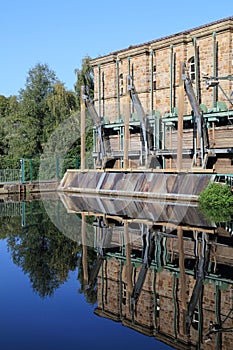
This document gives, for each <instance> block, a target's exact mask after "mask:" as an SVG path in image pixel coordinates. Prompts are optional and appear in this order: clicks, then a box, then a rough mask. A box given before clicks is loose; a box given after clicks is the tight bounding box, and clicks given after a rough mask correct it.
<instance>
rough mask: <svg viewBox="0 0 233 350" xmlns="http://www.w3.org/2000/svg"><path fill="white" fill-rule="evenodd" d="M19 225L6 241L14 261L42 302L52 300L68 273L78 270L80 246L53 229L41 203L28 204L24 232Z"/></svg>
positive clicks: (19, 222)
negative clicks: (43, 299)
mask: <svg viewBox="0 0 233 350" xmlns="http://www.w3.org/2000/svg"><path fill="white" fill-rule="evenodd" d="M32 214H33V217H31V215H32ZM14 219H15V218H13V220H14ZM17 223H18V226H16V227H15V229H14V231H13V232H9V233H8V237H7V244H8V250H9V251H10V253H11V256H12V260H13V262H14V263H15V264H16V265H17V266H19V267H20V268H21V269H22V271H23V272H24V273H25V274H27V275H28V276H29V278H30V282H31V286H32V288H33V290H34V291H35V292H36V293H38V294H39V295H40V297H41V298H45V297H48V296H52V295H53V294H54V292H55V290H56V289H57V288H58V287H59V286H60V285H62V284H63V283H64V282H65V281H67V279H68V277H69V272H70V271H74V270H75V269H76V268H77V263H78V253H79V248H78V246H77V243H75V242H73V241H71V240H69V239H68V238H67V237H65V236H64V235H63V234H62V233H60V232H59V231H58V229H57V228H56V227H54V225H53V224H52V223H51V221H50V219H49V218H48V216H47V214H46V212H45V209H44V207H43V203H42V202H32V203H27V208H26V226H25V227H23V228H21V225H20V224H21V220H19V218H17Z"/></svg>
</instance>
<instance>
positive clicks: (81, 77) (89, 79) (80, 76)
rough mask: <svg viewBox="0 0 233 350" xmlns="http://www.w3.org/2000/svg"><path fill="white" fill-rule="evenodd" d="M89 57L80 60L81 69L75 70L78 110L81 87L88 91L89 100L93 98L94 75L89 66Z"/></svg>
mask: <svg viewBox="0 0 233 350" xmlns="http://www.w3.org/2000/svg"><path fill="white" fill-rule="evenodd" d="M90 59H91V58H90V57H89V56H87V57H85V58H84V59H83V60H82V68H81V69H76V70H75V73H76V74H77V82H76V84H75V91H76V94H77V97H78V104H79V106H78V107H79V109H80V99H81V87H82V86H83V85H84V86H87V87H88V89H89V95H90V97H91V98H93V96H94V75H93V69H92V67H91V65H90Z"/></svg>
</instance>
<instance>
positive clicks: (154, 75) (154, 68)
mask: <svg viewBox="0 0 233 350" xmlns="http://www.w3.org/2000/svg"><path fill="white" fill-rule="evenodd" d="M153 90H156V66H153Z"/></svg>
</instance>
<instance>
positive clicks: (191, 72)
mask: <svg viewBox="0 0 233 350" xmlns="http://www.w3.org/2000/svg"><path fill="white" fill-rule="evenodd" d="M188 64H189V77H190V79H191V80H192V81H194V80H195V79H196V74H195V59H194V57H191V58H190V59H189V60H188Z"/></svg>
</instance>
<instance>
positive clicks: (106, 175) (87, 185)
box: [59, 169, 214, 201]
mask: <svg viewBox="0 0 233 350" xmlns="http://www.w3.org/2000/svg"><path fill="white" fill-rule="evenodd" d="M213 180H214V175H213V174H210V173H206V174H205V173H202V174H199V173H198V174H191V173H159V172H154V171H153V170H152V171H143V172H142V171H132V170H129V171H116V170H113V169H112V170H110V171H106V170H105V171H103V170H86V171H78V170H68V171H67V172H66V174H65V176H64V177H63V179H62V181H61V183H60V186H59V190H60V191H64V192H75V193H82V194H84V193H85V194H92V195H93V194H95V195H96V194H99V195H108V196H112V197H118V196H121V197H122V196H123V197H132V198H157V199H166V200H167V199H169V200H175V201H176V200H179V201H197V200H198V195H199V194H200V192H201V191H203V189H204V188H205V187H206V186H207V185H208V183H209V182H210V181H213Z"/></svg>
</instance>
